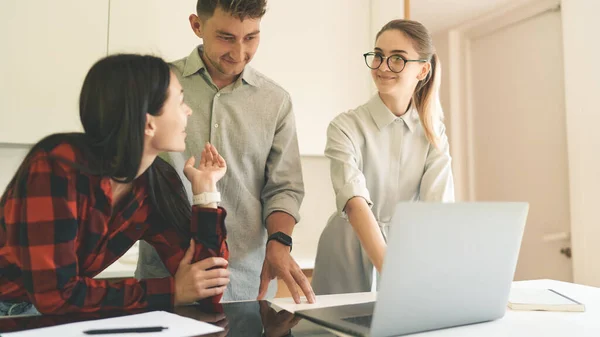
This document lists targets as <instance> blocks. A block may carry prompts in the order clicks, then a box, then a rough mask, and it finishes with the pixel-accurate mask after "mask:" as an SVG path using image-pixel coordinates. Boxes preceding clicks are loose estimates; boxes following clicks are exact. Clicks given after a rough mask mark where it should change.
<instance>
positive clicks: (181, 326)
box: [2, 311, 223, 337]
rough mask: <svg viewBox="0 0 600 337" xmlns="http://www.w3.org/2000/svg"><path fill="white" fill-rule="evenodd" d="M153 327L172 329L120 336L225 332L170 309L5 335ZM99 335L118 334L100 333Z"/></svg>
mask: <svg viewBox="0 0 600 337" xmlns="http://www.w3.org/2000/svg"><path fill="white" fill-rule="evenodd" d="M150 326H163V327H167V328H168V329H166V330H163V331H162V332H146V333H141V334H140V333H128V334H118V336H120V337H121V336H132V337H133V336H136V337H140V336H143V337H155V336H156V337H171V336H172V337H186V336H199V335H206V334H211V333H215V332H219V331H223V328H220V327H217V326H214V325H210V324H208V323H205V322H201V321H197V320H195V319H191V318H187V317H182V316H179V315H175V314H172V313H169V312H166V311H152V312H147V313H143V314H136V315H129V316H122V317H114V318H105V319H99V320H94V321H85V322H77V323H69V324H63V325H57V326H53V327H48V328H40V329H33V330H26V331H18V332H11V333H3V334H2V336H3V337H30V336H31V337H33V336H62V337H75V336H77V337H80V336H81V337H83V336H85V337H90V336H92V335H86V334H84V333H83V332H84V331H86V330H93V329H118V328H140V327H150ZM98 336H117V335H116V334H112V335H98Z"/></svg>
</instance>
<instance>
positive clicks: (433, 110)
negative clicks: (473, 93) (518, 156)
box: [312, 20, 454, 294]
mask: <svg viewBox="0 0 600 337" xmlns="http://www.w3.org/2000/svg"><path fill="white" fill-rule="evenodd" d="M364 57H365V61H366V65H367V67H369V68H370V69H371V75H372V77H373V81H374V83H375V85H376V87H377V90H378V92H377V94H375V95H374V96H373V97H372V98H371V99H370V100H369V101H368V102H367V103H365V104H363V105H361V106H359V107H358V108H356V109H354V110H350V111H348V112H345V113H342V114H340V115H339V116H337V117H336V118H335V119H334V120H333V121H332V122H331V123H330V125H329V128H328V130H327V146H326V149H325V155H326V156H327V157H328V158H329V159H330V163H331V179H332V183H333V187H334V190H335V194H336V206H337V211H336V212H335V213H334V214H333V215H332V216H331V217H330V218H329V221H328V223H327V226H326V228H325V230H324V231H323V233H322V235H321V238H320V240H319V247H318V252H317V259H316V265H315V270H314V276H313V281H312V283H313V289H314V291H315V294H334V293H350V292H365V291H370V290H372V289H374V288H375V286H374V284H375V283H376V282H374V278H375V276H376V273H374V269H375V270H376V271H378V272H381V269H382V265H383V258H384V255H385V250H386V237H387V234H388V230H389V228H388V226H389V221H390V220H391V218H392V216H393V215H394V209H395V206H396V204H397V203H398V202H401V201H444V202H451V201H454V183H453V177H452V169H451V158H450V154H449V147H448V138H447V137H446V133H445V126H444V124H443V123H442V112H441V108H440V106H439V104H438V96H437V95H438V88H439V81H440V69H439V61H438V57H437V55H436V54H435V49H434V46H433V44H432V40H431V36H430V34H429V32H428V31H427V29H426V28H425V27H424V26H423V25H422V24H420V23H418V22H415V21H409V20H394V21H391V22H389V23H388V24H386V25H385V26H384V27H383V28H382V29H381V30H380V31H379V33H378V34H377V37H376V41H375V47H374V49H373V51H371V52H368V53H366V54H364ZM415 258H418V257H415Z"/></svg>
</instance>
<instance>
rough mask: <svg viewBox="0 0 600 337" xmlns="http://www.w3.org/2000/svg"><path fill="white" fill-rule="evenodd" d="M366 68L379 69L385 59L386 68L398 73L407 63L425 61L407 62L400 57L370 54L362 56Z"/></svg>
mask: <svg viewBox="0 0 600 337" xmlns="http://www.w3.org/2000/svg"><path fill="white" fill-rule="evenodd" d="M363 56H364V57H365V63H366V64H367V67H369V68H371V69H379V67H381V65H382V64H383V60H384V59H387V66H388V68H390V70H391V71H392V72H394V73H399V72H401V71H402V70H404V67H405V66H406V63H407V62H427V60H407V59H405V58H404V56H402V55H396V54H395V55H390V56H383V55H382V54H381V53H376V52H370V53H365V54H363Z"/></svg>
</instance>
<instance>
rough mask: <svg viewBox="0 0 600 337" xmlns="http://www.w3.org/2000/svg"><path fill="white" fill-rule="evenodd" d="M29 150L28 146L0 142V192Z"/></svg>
mask: <svg viewBox="0 0 600 337" xmlns="http://www.w3.org/2000/svg"><path fill="white" fill-rule="evenodd" d="M27 151H29V146H26V145H12V144H2V143H0V194H2V193H4V189H5V188H6V185H7V184H8V182H9V181H10V179H11V178H12V177H13V176H14V174H15V173H16V172H17V168H18V167H19V165H20V164H21V161H23V158H25V155H26V154H27Z"/></svg>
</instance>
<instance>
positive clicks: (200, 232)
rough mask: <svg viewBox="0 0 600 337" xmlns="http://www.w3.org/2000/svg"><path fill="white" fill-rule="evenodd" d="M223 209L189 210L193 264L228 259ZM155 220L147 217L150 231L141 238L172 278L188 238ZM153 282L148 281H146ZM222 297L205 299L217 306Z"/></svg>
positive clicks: (194, 208) (194, 207)
mask: <svg viewBox="0 0 600 337" xmlns="http://www.w3.org/2000/svg"><path fill="white" fill-rule="evenodd" d="M226 216H227V212H226V211H225V209H224V208H221V207H219V208H201V207H199V206H193V207H192V219H191V228H190V229H191V234H192V238H193V239H194V242H195V245H196V246H195V247H194V257H193V259H192V263H194V262H198V261H201V260H204V259H206V258H209V257H222V258H224V259H226V260H228V259H229V249H228V246H227V241H226V238H227V230H226V229H225V217H226ZM156 219H157V218H155V217H150V221H149V222H150V229H149V230H148V232H147V233H146V236H145V237H144V239H145V240H146V241H147V242H148V243H150V244H151V245H152V246H154V248H155V249H156V251H157V253H158V255H159V256H160V258H161V260H162V262H163V263H164V265H165V266H166V267H167V270H168V271H169V273H171V275H175V273H176V272H177V268H179V263H180V261H181V259H183V256H184V255H185V252H186V250H187V249H188V248H189V239H183V238H182V237H181V235H179V234H178V233H177V232H176V231H175V230H174V229H173V228H171V227H167V226H164V224H160V223H157V222H156V221H153V220H156ZM150 280H152V279H149V281H150ZM220 299H221V296H214V297H212V298H210V299H207V300H208V301H209V302H213V303H218V302H219V301H220Z"/></svg>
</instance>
